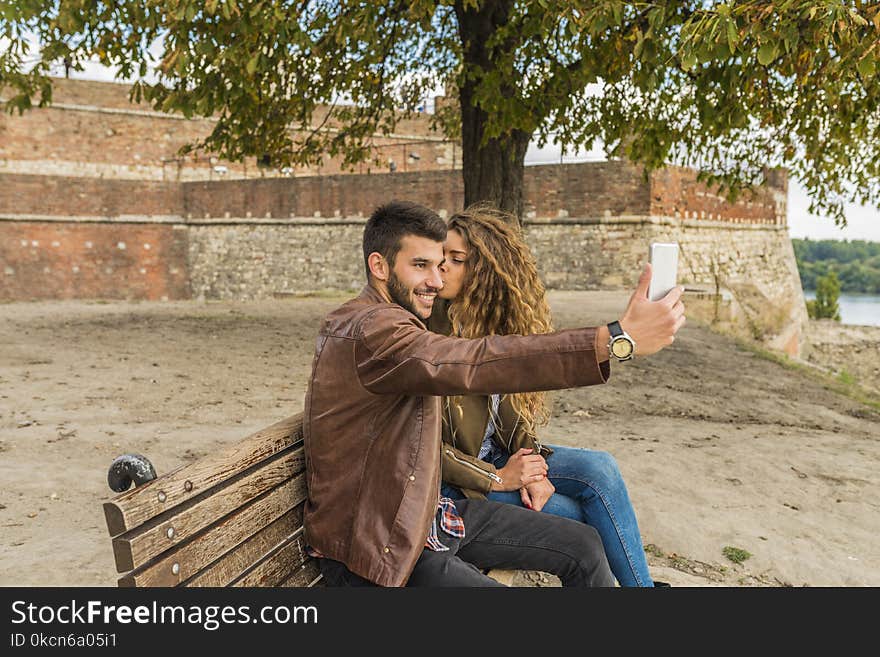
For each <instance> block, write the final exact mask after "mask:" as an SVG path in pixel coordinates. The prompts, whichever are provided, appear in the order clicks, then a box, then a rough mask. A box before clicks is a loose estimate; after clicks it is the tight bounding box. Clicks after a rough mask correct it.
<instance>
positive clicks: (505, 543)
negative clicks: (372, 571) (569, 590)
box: [321, 500, 614, 586]
mask: <svg viewBox="0 0 880 657" xmlns="http://www.w3.org/2000/svg"><path fill="white" fill-rule="evenodd" d="M455 506H456V507H457V508H458V511H459V513H460V514H461V516H462V517H463V518H464V527H465V535H464V536H463V537H462V538H455V537H452V536H449V535H448V534H446V533H445V532H443V531H442V530H441V531H440V542H441V543H443V545H445V546H447V547H449V550H448V551H446V552H435V551H433V550H429V549H427V548H426V549H424V550H422V554H421V556H420V557H419V560H418V561H417V562H416V565H415V568H414V569H413V572H412V574H411V575H410V578H409V582H408V583H407V586H503V584H500V583H498V582H496V581H495V580H494V579H492V578H491V577H489V576H488V575H485V574H483V570H488V569H491V568H505V569H515V570H539V571H542V572H546V573H551V574H553V575H556V576H557V577H559V579H560V580H561V581H562V585H563V586H614V576H613V575H612V574H611V569H610V568H609V566H608V560H607V559H606V558H605V551H604V549H603V548H602V540H601V539H600V538H599V534H598V533H597V532H596V530H595V529H593V528H592V527H590V526H589V525H585V524H584V523H582V522H577V521H576V520H570V519H568V518H562V517H559V516H553V515H550V514H547V513H538V512H536V511H531V510H529V509H524V508H521V507H516V506H513V505H511V504H503V503H500V502H493V501H490V500H457V501H456V502H455ZM426 538H427V536H426ZM321 573H322V574H323V576H324V580H325V582H326V583H327V585H328V586H372V583H371V582H368V581H367V580H365V579H363V578H362V577H359V576H358V575H355V574H354V573H352V572H351V571H349V570H348V568H346V567H345V565H344V564H342V563H340V562H338V561H333V560H331V559H321Z"/></svg>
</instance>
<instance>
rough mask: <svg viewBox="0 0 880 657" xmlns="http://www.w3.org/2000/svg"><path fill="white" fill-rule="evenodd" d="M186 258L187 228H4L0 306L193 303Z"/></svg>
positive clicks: (18, 224)
mask: <svg viewBox="0 0 880 657" xmlns="http://www.w3.org/2000/svg"><path fill="white" fill-rule="evenodd" d="M187 258H188V244H187V231H186V229H185V228H183V227H181V226H173V225H170V224H165V225H163V224H143V223H141V224H127V223H119V224H115V225H114V224H109V223H94V222H81V223H77V222H23V221H22V222H0V301H23V300H36V299H83V298H86V299H145V300H149V301H160V300H168V299H188V298H190V296H191V292H190V287H189V271H188V267H187Z"/></svg>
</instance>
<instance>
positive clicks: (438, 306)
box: [428, 299, 553, 498]
mask: <svg viewBox="0 0 880 657" xmlns="http://www.w3.org/2000/svg"><path fill="white" fill-rule="evenodd" d="M438 302H440V300H439V299H437V300H435V302H434V312H433V313H432V315H431V318H430V319H429V320H428V328H430V329H431V330H432V331H434V332H436V333H442V334H444V335H451V334H452V325H451V324H450V322H449V318H448V316H447V314H446V308H447V305H446V303H443V302H440V303H438ZM511 400H512V397H511V395H502V397H501V402H500V404H499V405H498V415H497V416H496V417H495V427H496V431H495V436H494V440H495V442H496V444H497V445H498V446H499V447H500V448H502V449H503V450H505V451H506V452H507V453H509V454H513V453H514V452H516V451H517V450H518V449H520V448H523V447H525V448H528V449H533V450H535V453H540V454H541V456H543V457H545V458H546V457H547V456H549V455H550V454H552V453H553V450H551V449H549V448H548V447H544V446H543V445H541V443H540V442H539V441H538V438H537V437H536V436H535V434H534V433H532V432H531V431H529V430H528V428H527V427H526V424H525V422H523V419H522V417H521V416H520V415H519V413H517V412H516V410H515V409H514V408H513V404H512V403H511ZM491 408H492V405H491V398H490V396H489V395H464V396H457V397H444V398H443V405H442V420H443V434H442V435H443V445H442V450H443V451H442V453H441V459H440V462H441V464H442V474H441V476H442V478H443V481H444V482H445V483H447V484H451V485H452V486H455V487H456V488H458V489H459V490H461V492H462V493H464V495H465V496H466V497H469V498H485V497H486V495H487V494H488V493H489V492H490V491H491V490H492V483H493V482H494V481H499V483H500V478H499V477H498V472H497V470H496V468H495V466H494V465H492V464H491V463H487V462H486V461H483V460H482V459H480V458H478V456H477V455H478V454H479V453H480V446H481V445H482V443H483V436H484V435H485V434H486V427H487V426H488V423H489V416H490V414H491Z"/></svg>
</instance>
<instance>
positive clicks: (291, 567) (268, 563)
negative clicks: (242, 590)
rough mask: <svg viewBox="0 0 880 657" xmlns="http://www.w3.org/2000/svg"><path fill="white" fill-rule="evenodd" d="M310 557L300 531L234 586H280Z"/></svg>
mask: <svg viewBox="0 0 880 657" xmlns="http://www.w3.org/2000/svg"><path fill="white" fill-rule="evenodd" d="M309 558H310V557H309V556H308V555H307V554H306V546H305V543H304V540H303V536H302V531H299V532H298V533H297V534H296V535H295V536H291V537H290V539H288V541H287V542H286V543H284V545H282V546H281V547H279V548H277V549H276V550H275V551H274V552H272V554H270V555H268V556H267V557H266V558H265V559H264V560H263V561H261V562H260V563H258V564H257V565H256V566H255V567H254V568H253V569H251V570H249V571H248V572H246V573H245V574H244V575H242V577H240V578H239V579H236V580H235V581H234V582H233V583H232V586H278V585H279V584H281V582H283V581H284V580H285V579H287V578H288V577H290V575H291V573H294V572H296V571H298V570H300V569H301V568H302V567H303V565H304V564H305V562H306V561H307V560H308V559H309Z"/></svg>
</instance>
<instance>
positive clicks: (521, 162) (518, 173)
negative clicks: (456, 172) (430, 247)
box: [455, 1, 531, 223]
mask: <svg viewBox="0 0 880 657" xmlns="http://www.w3.org/2000/svg"><path fill="white" fill-rule="evenodd" d="M512 6H513V3H512V2H510V1H501V2H488V3H485V4H484V5H483V6H482V7H481V8H480V9H478V10H474V9H473V8H468V9H467V10H465V9H464V6H463V3H462V2H457V3H456V7H455V9H456V14H457V17H458V28H459V35H460V38H461V43H462V48H463V51H464V65H465V68H466V69H471V68H472V67H476V68H478V69H481V70H482V71H484V72H486V73H488V72H490V71H491V70H492V69H493V68H494V65H493V62H492V58H491V55H490V53H489V52H488V51H487V49H486V43H487V41H488V39H489V37H490V36H491V35H492V33H493V32H494V31H495V30H496V28H497V27H498V26H499V25H503V24H504V23H505V22H507V20H508V18H509V16H510V12H511V8H512ZM474 91H475V83H474V82H473V81H472V80H470V79H465V80H464V81H463V82H462V83H461V85H460V88H459V102H460V103H461V147H462V177H463V179H464V204H465V207H467V206H469V205H471V204H473V203H477V202H481V201H482V202H486V201H488V202H489V203H492V204H493V205H495V206H496V207H498V208H499V209H501V210H504V211H506V212H510V213H511V214H513V216H515V217H516V220H517V221H518V222H520V223H521V222H522V214H523V169H524V167H525V157H526V150H527V149H528V146H529V141H530V140H531V135H530V134H528V133H526V132H523V131H521V130H511V131H509V132H507V133H504V134H502V135H500V136H499V137H496V138H492V139H488V140H486V142H485V143H483V140H484V135H485V126H486V119H487V115H486V112H484V111H483V110H482V109H481V108H480V107H476V106H475V105H474ZM515 92H516V91H515V88H514V87H513V85H511V86H510V88H509V89H504V90H503V93H505V94H508V93H509V94H510V95H511V96H512V95H513V94H514V93H515Z"/></svg>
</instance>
